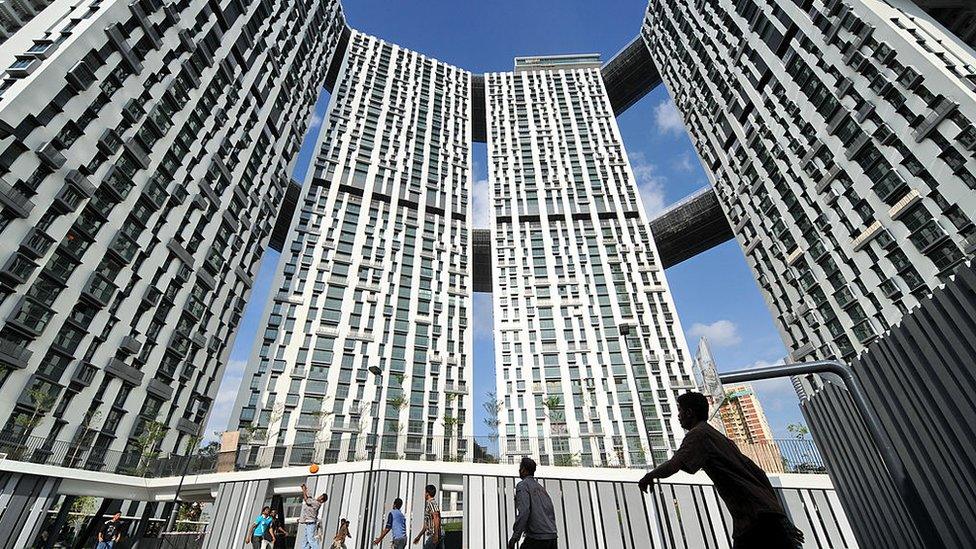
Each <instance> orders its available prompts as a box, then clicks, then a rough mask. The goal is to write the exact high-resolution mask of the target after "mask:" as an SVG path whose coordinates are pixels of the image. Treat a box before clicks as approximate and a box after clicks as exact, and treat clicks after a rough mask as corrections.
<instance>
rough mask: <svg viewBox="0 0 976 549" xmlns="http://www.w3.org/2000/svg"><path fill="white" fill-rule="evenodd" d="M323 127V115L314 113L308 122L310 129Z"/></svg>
mask: <svg viewBox="0 0 976 549" xmlns="http://www.w3.org/2000/svg"><path fill="white" fill-rule="evenodd" d="M321 125H322V115H321V114H319V113H317V112H316V113H312V118H310V119H309V120H308V127H309V128H317V127H319V126H321Z"/></svg>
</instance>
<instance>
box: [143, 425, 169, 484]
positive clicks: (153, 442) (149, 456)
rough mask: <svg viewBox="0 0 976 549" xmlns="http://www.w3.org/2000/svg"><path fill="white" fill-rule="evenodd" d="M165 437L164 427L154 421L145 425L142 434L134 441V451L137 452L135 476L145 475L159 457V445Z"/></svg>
mask: <svg viewBox="0 0 976 549" xmlns="http://www.w3.org/2000/svg"><path fill="white" fill-rule="evenodd" d="M165 437H166V426H165V425H163V424H162V423H160V422H158V421H156V420H153V421H147V422H146V423H145V425H144V426H143V429H142V434H141V435H139V438H137V439H136V449H137V450H138V452H139V460H138V462H137V464H136V471H135V472H136V474H137V475H144V474H146V472H147V471H148V470H149V466H150V465H151V464H152V462H153V461H154V460H156V458H158V457H159V443H160V442H161V441H162V440H163V438H165Z"/></svg>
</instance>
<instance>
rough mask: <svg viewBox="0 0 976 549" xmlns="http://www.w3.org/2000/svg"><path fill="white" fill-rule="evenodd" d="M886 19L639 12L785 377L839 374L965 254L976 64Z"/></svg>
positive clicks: (827, 7)
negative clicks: (745, 267)
mask: <svg viewBox="0 0 976 549" xmlns="http://www.w3.org/2000/svg"><path fill="white" fill-rule="evenodd" d="M901 1H902V0H898V1H894V0H893V1H889V2H874V1H862V0H844V1H839V0H827V1H821V0H815V1H814V0H803V1H796V2H771V1H763V0H737V1H731V0H708V1H705V2H692V1H690V0H687V1H679V2H652V3H650V4H649V6H648V9H647V13H646V17H645V21H644V26H643V29H642V35H643V38H644V40H645V42H646V44H647V47H648V50H649V51H650V54H651V57H652V58H653V61H654V63H655V64H656V66H657V68H658V70H659V71H660V74H661V77H662V78H663V80H664V82H665V84H666V85H667V87H668V89H669V90H670V92H671V95H672V97H674V99H675V104H676V105H677V108H678V110H679V111H680V112H681V114H682V117H683V118H684V120H685V123H686V125H687V127H688V130H689V133H690V135H691V138H692V141H693V143H694V144H695V147H696V148H697V150H698V153H699V155H700V156H701V158H702V160H703V163H704V164H705V166H706V167H707V168H708V172H709V177H710V179H711V183H712V186H713V187H714V189H715V191H716V194H717V195H718V197H719V201H720V203H721V205H722V208H723V209H724V211H725V214H726V216H727V217H728V219H729V222H730V223H731V225H732V226H733V228H734V231H735V233H736V237H737V239H738V240H739V243H740V245H741V246H742V248H743V250H744V252H745V254H746V257H747V260H748V262H749V264H750V266H751V267H752V269H753V271H754V273H755V275H756V278H757V280H758V282H759V285H760V287H761V289H762V292H763V294H764V296H765V298H766V300H767V302H768V304H769V305H770V308H771V310H772V312H773V315H774V317H775V320H776V322H777V325H778V327H779V329H780V332H781V335H782V337H783V340H784V341H785V342H786V345H787V347H788V348H789V350H790V351H791V355H792V358H793V359H794V360H801V359H812V358H828V357H837V358H843V359H845V360H849V359H851V358H853V357H854V356H856V354H857V353H859V352H861V351H862V350H863V349H865V346H866V345H867V344H869V343H870V342H871V341H873V340H875V339H876V338H877V337H878V336H879V335H880V334H882V333H883V332H884V331H885V330H887V329H889V328H890V327H891V326H892V324H893V323H895V322H897V321H898V319H900V318H901V316H902V315H903V314H904V313H905V312H907V311H908V310H909V309H911V308H912V307H915V306H916V305H917V304H918V303H919V299H920V298H923V297H924V296H925V295H927V294H929V293H930V292H931V291H932V290H933V289H934V288H936V287H938V286H939V285H941V284H942V283H944V281H945V280H947V279H948V277H949V276H950V275H951V273H952V272H953V269H954V267H955V266H957V265H958V264H959V263H960V262H961V261H962V260H963V259H964V258H965V257H967V256H968V255H971V254H972V252H973V248H974V244H976V239H974V225H973V219H974V217H976V193H974V192H973V190H974V189H976V160H974V150H976V125H974V122H976V92H974V90H976V58H974V55H973V50H972V49H971V48H969V47H968V46H966V45H965V44H963V43H962V42H961V41H960V40H958V39H955V38H951V37H950V36H949V35H947V34H946V33H945V31H944V29H943V28H942V27H941V26H939V25H938V24H937V23H935V22H934V21H933V20H932V19H931V18H930V17H928V16H927V15H925V14H924V13H923V12H921V11H920V10H918V9H917V8H916V7H915V6H914V5H911V4H910V3H905V4H904V5H902V4H901ZM909 8H910V9H909Z"/></svg>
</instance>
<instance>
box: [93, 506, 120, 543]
mask: <svg viewBox="0 0 976 549" xmlns="http://www.w3.org/2000/svg"><path fill="white" fill-rule="evenodd" d="M121 518H122V513H115V514H114V515H112V518H111V519H110V520H107V521H105V524H103V525H102V527H101V528H100V529H99V530H98V545H96V546H95V547H96V549H112V548H113V547H115V544H117V543H118V542H119V541H121V540H122V520H121Z"/></svg>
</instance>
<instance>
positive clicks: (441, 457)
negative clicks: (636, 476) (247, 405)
mask: <svg viewBox="0 0 976 549" xmlns="http://www.w3.org/2000/svg"><path fill="white" fill-rule="evenodd" d="M610 438H611V437H604V436H594V437H587V438H569V437H552V438H545V439H538V438H525V437H516V438H514V439H510V438H508V437H505V436H500V437H465V438H455V437H449V438H445V437H425V436H422V435H399V436H397V435H393V436H381V437H379V440H378V443H379V444H378V448H376V450H375V452H374V445H373V443H372V441H371V440H370V441H368V440H367V437H366V436H363V435H355V434H348V433H346V434H343V435H341V436H340V437H337V438H336V439H329V440H325V441H317V442H313V443H308V444H292V445H274V444H270V445H269V444H243V445H241V446H240V447H238V449H237V451H236V452H229V453H223V454H221V456H220V457H218V459H217V461H218V462H223V463H224V466H223V467H222V468H221V470H239V471H240V470H253V469H264V468H282V467H292V466H306V465H310V464H312V463H317V464H328V463H351V462H359V461H368V460H370V459H371V458H372V457H378V458H380V459H399V460H407V461H448V462H464V463H501V464H511V465H517V464H518V463H519V461H520V460H521V459H522V457H523V456H530V457H532V458H534V459H535V460H536V461H537V462H538V463H539V464H540V465H549V466H567V467H611V468H635V469H648V468H651V467H654V466H655V465H659V464H660V463H662V462H663V461H664V459H665V458H664V457H663V456H660V454H661V453H662V452H663V451H661V450H659V451H658V456H660V457H659V458H658V459H655V458H654V454H652V453H651V452H649V451H647V450H646V449H639V450H636V451H625V450H624V448H623V447H613V446H612V445H601V442H606V440H607V439H610ZM598 439H599V441H598ZM605 446H610V448H609V449H607V448H605ZM738 446H739V449H740V451H742V452H743V453H744V454H745V455H746V456H747V457H749V458H750V459H752V460H753V461H754V462H756V464H757V465H759V466H760V467H761V468H762V469H763V470H765V471H766V472H767V473H820V474H826V472H827V470H826V466H825V465H824V462H823V459H822V457H821V456H820V452H819V450H818V449H817V447H816V445H814V443H813V441H811V440H800V439H777V440H773V441H770V442H766V443H754V444H748V443H740V444H738ZM600 448H604V451H602V452H601V451H599V449H600ZM231 463H233V466H231ZM231 467H232V469H231Z"/></svg>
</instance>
